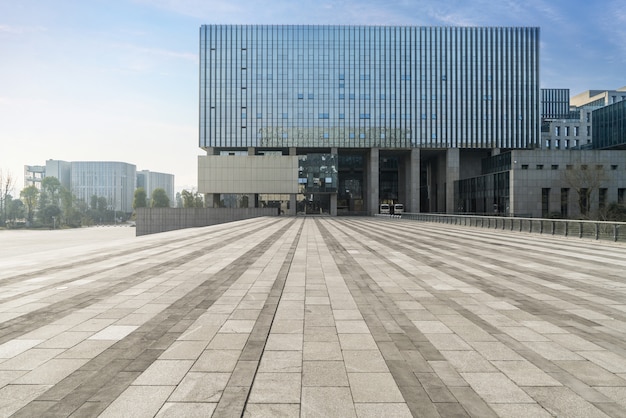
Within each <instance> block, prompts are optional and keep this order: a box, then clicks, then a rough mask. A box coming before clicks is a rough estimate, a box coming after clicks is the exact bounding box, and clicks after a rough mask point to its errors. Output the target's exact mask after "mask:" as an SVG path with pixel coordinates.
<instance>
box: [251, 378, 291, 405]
mask: <svg viewBox="0 0 626 418" xmlns="http://www.w3.org/2000/svg"><path fill="white" fill-rule="evenodd" d="M300 388H301V375H300V373H257V375H256V377H255V379H254V384H253V386H252V390H251V391H250V400H249V401H250V403H300V391H301V389H300Z"/></svg>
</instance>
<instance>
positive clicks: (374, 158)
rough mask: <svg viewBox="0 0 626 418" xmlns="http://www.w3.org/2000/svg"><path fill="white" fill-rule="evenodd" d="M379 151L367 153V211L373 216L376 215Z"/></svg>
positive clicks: (373, 150)
mask: <svg viewBox="0 0 626 418" xmlns="http://www.w3.org/2000/svg"><path fill="white" fill-rule="evenodd" d="M379 151H380V150H379V149H378V148H371V149H370V153H369V161H368V164H367V180H366V181H367V211H368V213H369V215H371V216H373V215H375V214H377V213H378V203H379V190H378V177H379V167H378V165H379V164H378V158H379Z"/></svg>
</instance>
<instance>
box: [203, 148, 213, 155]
mask: <svg viewBox="0 0 626 418" xmlns="http://www.w3.org/2000/svg"><path fill="white" fill-rule="evenodd" d="M205 151H206V155H215V148H213V147H209V148H205Z"/></svg>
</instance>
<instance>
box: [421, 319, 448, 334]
mask: <svg viewBox="0 0 626 418" xmlns="http://www.w3.org/2000/svg"><path fill="white" fill-rule="evenodd" d="M413 324H414V325H415V326H416V327H417V329H419V330H420V331H421V332H423V333H424V334H452V330H451V329H450V328H448V327H447V326H445V325H444V324H443V323H442V322H440V321H413Z"/></svg>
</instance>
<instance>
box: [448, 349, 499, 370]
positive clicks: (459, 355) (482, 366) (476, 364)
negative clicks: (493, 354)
mask: <svg viewBox="0 0 626 418" xmlns="http://www.w3.org/2000/svg"><path fill="white" fill-rule="evenodd" d="M441 354H443V356H444V357H445V358H446V359H447V360H448V361H449V362H450V364H452V365H453V366H454V368H455V369H456V370H457V371H459V372H468V373H471V372H495V371H496V369H495V368H494V367H493V365H492V364H491V363H490V362H489V361H487V360H485V358H484V357H482V356H481V355H480V354H478V353H477V352H476V351H442V352H441Z"/></svg>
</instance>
